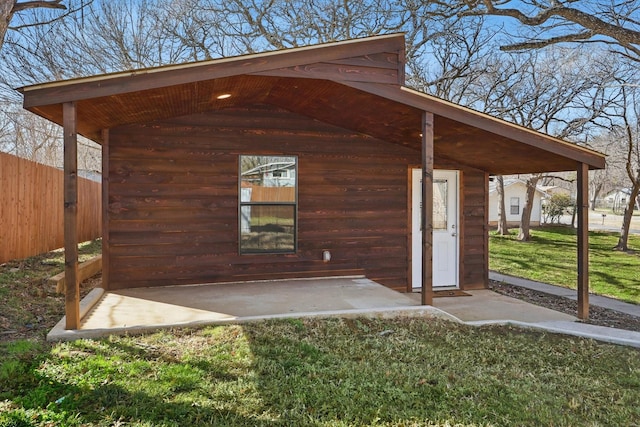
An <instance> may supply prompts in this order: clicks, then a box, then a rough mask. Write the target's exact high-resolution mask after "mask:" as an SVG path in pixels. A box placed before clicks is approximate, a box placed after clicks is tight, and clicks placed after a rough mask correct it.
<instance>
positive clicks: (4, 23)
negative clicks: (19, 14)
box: [0, 0, 15, 49]
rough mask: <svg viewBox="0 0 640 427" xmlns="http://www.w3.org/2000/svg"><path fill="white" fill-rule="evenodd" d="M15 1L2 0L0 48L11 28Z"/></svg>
mask: <svg viewBox="0 0 640 427" xmlns="http://www.w3.org/2000/svg"><path fill="white" fill-rule="evenodd" d="M14 3H15V2H14V1H13V0H0V49H2V45H3V42H4V36H5V34H6V33H7V29H9V22H10V21H11V17H12V15H13V12H12V11H13V5H14Z"/></svg>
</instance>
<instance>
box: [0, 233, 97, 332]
mask: <svg viewBox="0 0 640 427" xmlns="http://www.w3.org/2000/svg"><path fill="white" fill-rule="evenodd" d="M100 245H101V242H100V239H98V240H96V241H93V242H86V243H83V244H81V245H80V246H79V258H80V261H81V262H83V261H86V260H88V259H90V258H92V257H94V256H96V255H99V254H100V252H101V251H100V247H101V246H100ZM63 270H64V251H63V250H60V249H59V250H55V251H51V252H48V253H45V254H42V255H38V256H34V257H30V258H26V259H22V260H15V261H9V262H6V263H4V264H1V265H0V342H1V341H13V340H18V339H44V338H45V337H46V334H47V332H49V331H50V330H51V328H53V327H54V326H55V324H56V323H58V322H59V321H60V319H61V318H62V316H64V295H61V294H56V292H55V287H54V286H52V285H49V284H48V283H47V280H48V279H49V278H50V277H51V276H54V275H56V274H58V273H60V272H62V271H63ZM101 283H102V278H101V275H100V274H98V275H97V276H94V277H92V278H90V279H87V280H86V281H84V282H83V283H82V284H81V286H80V295H81V297H84V296H85V295H86V294H87V293H89V291H90V290H91V289H93V288H95V287H99V286H100V285H101Z"/></svg>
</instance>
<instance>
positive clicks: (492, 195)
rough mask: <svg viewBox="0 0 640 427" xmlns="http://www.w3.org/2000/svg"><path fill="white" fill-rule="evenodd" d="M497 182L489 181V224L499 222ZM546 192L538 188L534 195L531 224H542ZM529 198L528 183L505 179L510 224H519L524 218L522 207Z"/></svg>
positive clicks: (505, 204) (505, 199) (506, 208)
mask: <svg viewBox="0 0 640 427" xmlns="http://www.w3.org/2000/svg"><path fill="white" fill-rule="evenodd" d="M496 185H497V182H496V181H491V182H489V225H496V224H497V223H498V203H499V199H498V190H497V189H496ZM544 196H545V193H544V192H543V191H542V190H540V189H539V188H536V192H535V194H534V196H533V209H532V211H531V225H540V222H541V221H542V199H543V197H544ZM526 198H527V184H526V183H525V182H524V181H522V180H520V179H505V180H504V207H505V211H506V214H507V223H508V224H509V226H517V225H518V224H520V219H521V218H522V208H523V207H524V202H525V200H526Z"/></svg>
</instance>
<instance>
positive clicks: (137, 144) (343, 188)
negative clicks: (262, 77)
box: [108, 107, 419, 289]
mask: <svg viewBox="0 0 640 427" xmlns="http://www.w3.org/2000/svg"><path fill="white" fill-rule="evenodd" d="M240 154H257V155H268V154H276V155H296V156H298V169H299V173H298V179H299V181H298V251H297V253H296V254H295V255H239V253H238V206H237V204H238V156H239V155H240ZM109 155H110V161H109V206H108V221H109V229H110V236H109V237H110V239H109V251H110V257H109V262H110V265H109V273H110V279H109V280H110V283H109V284H108V286H109V288H110V289H120V288H128V287H140V286H156V285H173V284H189V283H203V282H221V281H235V280H248V279H264V278H278V277H295V276H303V275H331V274H343V273H344V274H346V273H354V272H362V273H364V274H366V275H367V277H369V278H371V279H373V280H377V281H379V282H380V283H383V284H385V285H387V286H389V287H392V288H397V289H405V286H406V283H407V257H408V251H407V239H406V236H407V232H408V229H407V227H408V224H407V216H408V215H407V214H408V212H407V167H408V166H407V165H409V164H411V163H414V162H415V161H416V159H417V156H419V153H416V152H415V151H412V150H409V149H406V148H403V147H400V146H398V145H395V144H391V143H387V142H383V141H380V140H376V139H373V138H370V137H367V136H364V135H361V134H357V133H353V132H350V131H346V130H344V129H341V128H337V127H333V126H330V125H326V124H323V123H320V122H317V121H314V120H311V119H308V118H306V117H303V116H299V115H295V114H292V113H289V112H285V111H282V110H276V109H274V108H270V107H254V108H252V109H234V110H226V111H222V112H216V113H205V114H197V115H192V116H185V117H180V118H175V119H171V120H165V121H162V122H154V123H150V124H146V125H129V126H122V127H119V128H114V129H112V130H111V132H110V139H109ZM323 250H329V251H331V255H332V258H331V261H330V262H328V263H325V262H323V261H322V252H323Z"/></svg>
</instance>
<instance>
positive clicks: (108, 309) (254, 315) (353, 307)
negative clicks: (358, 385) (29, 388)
mask: <svg viewBox="0 0 640 427" xmlns="http://www.w3.org/2000/svg"><path fill="white" fill-rule="evenodd" d="M90 296H91V297H92V298H93V299H94V300H96V299H97V301H95V304H94V305H93V307H92V308H91V309H90V310H89V311H88V312H87V314H86V315H85V316H84V317H83V318H82V321H81V326H80V329H78V330H74V331H67V330H65V329H64V318H63V320H61V321H60V322H59V323H58V324H57V325H56V327H54V328H53V330H52V331H51V332H50V333H49V334H48V335H47V339H48V340H51V341H60V340H73V339H78V338H96V337H100V336H105V335H110V334H121V333H141V332H148V331H153V330H157V329H161V328H170V327H176V326H199V325H208V324H222V323H240V322H246V321H254V320H259V319H270V318H286V317H307V316H365V315H374V316H389V315H392V314H395V315H398V314H405V315H413V316H415V315H420V316H439V317H448V318H451V319H454V318H453V317H451V316H449V315H447V314H446V313H444V312H442V311H440V310H438V309H436V308H434V307H428V306H421V305H419V301H414V300H413V299H412V298H410V297H409V295H408V294H402V293H399V292H396V291H393V290H391V289H389V288H386V287H384V286H382V285H380V284H378V283H376V282H373V281H371V280H369V279H366V278H365V277H359V276H358V277H339V278H314V279H289V280H276V281H260V282H242V283H224V284H207V285H193V286H165V287H155V288H135V289H126V290H120V291H113V292H105V293H104V294H100V292H99V291H98V292H97V293H95V294H94V295H89V296H87V298H89V297H90ZM83 305H86V304H85V303H84V302H83Z"/></svg>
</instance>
